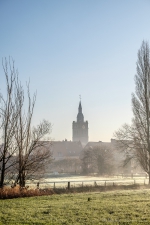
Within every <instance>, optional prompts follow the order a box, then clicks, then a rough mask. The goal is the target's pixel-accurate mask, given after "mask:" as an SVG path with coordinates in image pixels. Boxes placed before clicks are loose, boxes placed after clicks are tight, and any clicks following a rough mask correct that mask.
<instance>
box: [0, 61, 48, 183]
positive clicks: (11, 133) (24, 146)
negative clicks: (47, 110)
mask: <svg viewBox="0 0 150 225" xmlns="http://www.w3.org/2000/svg"><path fill="white" fill-rule="evenodd" d="M3 69H4V73H5V78H6V98H4V97H3V96H2V94H1V95H0V137H1V145H0V172H1V180H0V186H1V187H3V185H4V179H5V177H6V174H7V173H8V172H9V174H14V173H15V174H18V175H17V178H16V181H17V182H19V184H20V186H25V181H26V178H27V176H28V175H31V174H33V173H38V172H39V171H42V170H44V166H45V164H46V162H48V161H49V160H50V159H51V152H50V149H48V148H47V144H46V142H45V139H44V137H46V136H47V135H49V134H50V132H51V124H50V123H49V122H48V121H46V120H43V121H42V122H41V123H40V124H39V125H38V126H37V127H32V118H33V111H34V106H35V101H36V94H34V95H33V98H31V96H30V89H29V84H27V96H28V105H27V103H26V102H25V94H24V88H23V86H22V85H21V83H20V82H19V79H18V72H17V71H16V70H15V68H14V62H13V61H11V60H9V63H8V62H7V60H6V59H5V63H3ZM9 72H10V74H9ZM26 105H27V107H28V108H27V112H26V110H25V109H26Z"/></svg>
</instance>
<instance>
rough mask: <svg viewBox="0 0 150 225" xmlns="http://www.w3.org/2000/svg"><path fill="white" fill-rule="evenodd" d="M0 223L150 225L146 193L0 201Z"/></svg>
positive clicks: (129, 191) (143, 191) (148, 191)
mask: <svg viewBox="0 0 150 225" xmlns="http://www.w3.org/2000/svg"><path fill="white" fill-rule="evenodd" d="M0 208H1V210H0V224H9V225H10V224H37V225H40V224H56V225H58V224H68V225H70V224H85V225H88V224H89V225H91V224H92V225H93V224H95V225H97V224H150V190H147V189H145V190H144V189H143V190H126V191H109V192H99V193H77V194H61V195H57V194H55V195H49V196H39V197H28V198H27V197H26V198H14V199H6V200H0Z"/></svg>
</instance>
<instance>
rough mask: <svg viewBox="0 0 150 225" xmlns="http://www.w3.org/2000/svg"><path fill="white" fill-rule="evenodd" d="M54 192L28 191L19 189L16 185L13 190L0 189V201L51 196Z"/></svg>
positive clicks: (48, 190) (45, 190)
mask: <svg viewBox="0 0 150 225" xmlns="http://www.w3.org/2000/svg"><path fill="white" fill-rule="evenodd" d="M52 194H54V191H53V190H52V189H49V188H48V189H28V188H21V187H20V186H19V185H17V186H16V187H14V188H10V187H4V188H0V199H8V198H19V197H33V196H42V195H52Z"/></svg>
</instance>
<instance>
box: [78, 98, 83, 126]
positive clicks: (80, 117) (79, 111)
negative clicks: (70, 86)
mask: <svg viewBox="0 0 150 225" xmlns="http://www.w3.org/2000/svg"><path fill="white" fill-rule="evenodd" d="M77 122H84V116H83V113H82V105H81V100H80V102H79V107H78V115H77Z"/></svg>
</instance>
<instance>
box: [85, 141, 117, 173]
mask: <svg viewBox="0 0 150 225" xmlns="http://www.w3.org/2000/svg"><path fill="white" fill-rule="evenodd" d="M81 160H82V171H83V173H85V174H88V173H94V172H98V174H100V175H106V174H111V173H112V172H113V155H112V151H111V148H110V147H108V146H106V145H103V144H101V145H100V146H94V147H88V148H86V149H85V150H84V152H83V157H82V159H81Z"/></svg>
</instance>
